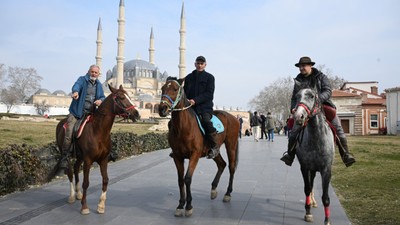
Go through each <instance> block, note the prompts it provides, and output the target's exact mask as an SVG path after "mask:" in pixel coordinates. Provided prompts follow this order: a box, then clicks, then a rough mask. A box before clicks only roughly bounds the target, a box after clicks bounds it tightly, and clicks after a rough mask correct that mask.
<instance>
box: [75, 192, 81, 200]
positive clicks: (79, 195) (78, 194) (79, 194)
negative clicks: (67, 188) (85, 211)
mask: <svg viewBox="0 0 400 225" xmlns="http://www.w3.org/2000/svg"><path fill="white" fill-rule="evenodd" d="M82 196H83V195H82V193H80V192H78V193H77V194H76V199H78V200H82Z"/></svg>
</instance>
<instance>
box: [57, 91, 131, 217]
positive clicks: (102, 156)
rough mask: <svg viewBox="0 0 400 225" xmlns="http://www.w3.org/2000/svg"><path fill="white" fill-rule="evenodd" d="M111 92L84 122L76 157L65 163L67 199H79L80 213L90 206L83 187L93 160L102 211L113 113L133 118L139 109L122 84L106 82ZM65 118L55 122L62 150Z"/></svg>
mask: <svg viewBox="0 0 400 225" xmlns="http://www.w3.org/2000/svg"><path fill="white" fill-rule="evenodd" d="M108 86H109V88H110V90H111V94H110V95H108V96H107V98H106V99H105V100H104V101H103V102H102V103H101V105H100V106H99V107H98V109H97V110H96V111H95V112H94V114H93V115H91V116H92V118H91V119H90V120H89V122H87V123H86V125H85V127H84V129H83V131H82V134H81V136H80V137H79V138H78V139H77V141H76V142H75V148H76V151H75V152H76V156H75V158H76V161H75V164H74V166H73V168H72V164H71V163H69V166H68V168H67V169H66V171H65V173H66V174H67V175H68V179H69V182H70V195H69V198H68V202H69V203H73V202H75V199H81V204H82V208H81V214H82V215H86V214H89V213H90V210H89V208H88V206H87V203H86V191H87V189H88V187H89V172H90V168H91V166H92V164H93V163H94V162H97V163H98V164H99V166H100V172H101V176H102V193H101V196H100V200H99V204H98V206H97V212H98V213H100V214H102V213H104V212H105V201H106V195H107V185H108V173H107V166H108V157H109V154H110V150H111V134H110V132H111V128H112V126H113V124H114V120H115V116H116V115H123V114H124V115H129V118H130V119H132V120H133V122H135V121H136V120H137V119H139V112H138V111H137V110H136V109H135V107H136V106H135V104H134V103H133V102H132V101H131V99H130V98H129V96H128V94H127V92H126V91H125V90H124V89H123V87H122V85H121V86H120V87H119V89H116V88H113V87H111V86H110V85H108ZM65 123H66V118H65V119H63V120H61V121H60V122H59V123H58V125H57V130H56V140H57V141H56V142H57V146H58V148H59V149H60V151H61V150H62V144H63V142H64V136H65V129H64V127H63V126H64V124H65ZM82 163H83V183H82V189H83V194H82V192H81V190H80V188H79V171H80V168H81V165H82ZM74 175H75V185H74V184H73V176H74Z"/></svg>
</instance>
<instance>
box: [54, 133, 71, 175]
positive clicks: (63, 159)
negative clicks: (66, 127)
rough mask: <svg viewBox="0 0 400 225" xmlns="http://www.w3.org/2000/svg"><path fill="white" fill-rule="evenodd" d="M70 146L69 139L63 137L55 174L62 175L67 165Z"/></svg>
mask: <svg viewBox="0 0 400 225" xmlns="http://www.w3.org/2000/svg"><path fill="white" fill-rule="evenodd" d="M70 146H71V139H69V138H65V139H64V143H63V146H62V149H61V159H60V162H59V163H58V170H57V171H56V174H55V175H56V176H59V177H61V176H64V174H66V170H67V169H68V165H69V151H70Z"/></svg>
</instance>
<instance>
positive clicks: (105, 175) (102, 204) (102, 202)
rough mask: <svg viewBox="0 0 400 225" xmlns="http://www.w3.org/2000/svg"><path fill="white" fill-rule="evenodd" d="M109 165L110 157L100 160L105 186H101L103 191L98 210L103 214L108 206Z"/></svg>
mask: <svg viewBox="0 0 400 225" xmlns="http://www.w3.org/2000/svg"><path fill="white" fill-rule="evenodd" d="M107 167H108V157H107V158H106V159H103V161H101V162H100V172H101V177H102V178H103V186H102V188H101V190H102V192H101V196H100V200H99V204H98V205H97V212H98V213H100V214H103V213H104V212H105V208H106V199H107V186H108V173H107Z"/></svg>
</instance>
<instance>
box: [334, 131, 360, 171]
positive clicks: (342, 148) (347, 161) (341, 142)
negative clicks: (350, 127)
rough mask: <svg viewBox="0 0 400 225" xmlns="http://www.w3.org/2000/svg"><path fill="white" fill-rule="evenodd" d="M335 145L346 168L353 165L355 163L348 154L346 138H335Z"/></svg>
mask: <svg viewBox="0 0 400 225" xmlns="http://www.w3.org/2000/svg"><path fill="white" fill-rule="evenodd" d="M336 144H337V145H338V147H339V153H340V156H341V158H342V161H343V163H344V165H346V167H349V166H351V165H352V164H353V163H355V162H356V159H355V158H354V156H353V155H352V154H351V153H350V152H349V147H348V146H347V139H346V137H337V138H336Z"/></svg>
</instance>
